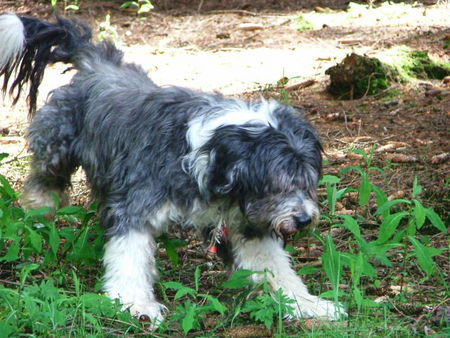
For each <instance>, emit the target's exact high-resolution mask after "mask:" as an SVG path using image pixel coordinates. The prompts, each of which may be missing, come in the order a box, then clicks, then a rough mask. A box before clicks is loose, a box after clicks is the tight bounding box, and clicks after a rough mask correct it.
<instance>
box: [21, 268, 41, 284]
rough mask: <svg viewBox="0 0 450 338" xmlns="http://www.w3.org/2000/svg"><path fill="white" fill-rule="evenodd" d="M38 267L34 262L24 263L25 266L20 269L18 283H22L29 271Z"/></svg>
mask: <svg viewBox="0 0 450 338" xmlns="http://www.w3.org/2000/svg"><path fill="white" fill-rule="evenodd" d="M39 267H40V265H39V264H35V263H32V264H28V265H25V267H23V268H22V270H21V271H20V284H21V285H24V284H25V281H26V280H27V278H28V275H29V274H30V272H31V271H33V270H36V269H39Z"/></svg>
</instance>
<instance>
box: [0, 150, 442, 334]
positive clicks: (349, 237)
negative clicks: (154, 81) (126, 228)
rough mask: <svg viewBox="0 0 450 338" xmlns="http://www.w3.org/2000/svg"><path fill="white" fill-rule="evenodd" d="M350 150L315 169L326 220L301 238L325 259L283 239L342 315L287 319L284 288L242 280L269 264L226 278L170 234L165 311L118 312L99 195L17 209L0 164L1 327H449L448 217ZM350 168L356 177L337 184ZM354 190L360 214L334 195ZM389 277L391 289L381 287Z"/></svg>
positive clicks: (415, 189)
mask: <svg viewBox="0 0 450 338" xmlns="http://www.w3.org/2000/svg"><path fill="white" fill-rule="evenodd" d="M354 151H355V152H356V153H358V154H360V155H361V156H362V157H363V158H364V164H363V165H361V166H351V167H347V168H345V169H343V170H342V171H341V172H340V173H339V174H338V175H336V176H334V175H327V176H324V178H323V179H322V181H321V187H323V188H324V189H325V192H326V196H324V199H323V200H322V211H323V215H322V222H321V226H320V227H319V229H316V230H314V231H312V232H311V236H312V239H311V240H308V241H312V243H313V244H312V245H311V248H323V254H322V255H321V257H320V259H316V260H315V262H318V263H320V264H312V263H304V264H301V265H299V260H301V259H302V258H303V257H304V254H301V253H300V250H299V249H300V248H302V247H305V246H306V242H305V241H307V240H306V239H305V238H303V237H301V234H299V235H298V236H296V237H297V238H296V239H295V240H294V242H293V243H292V244H289V245H288V246H287V248H286V249H287V250H288V251H289V252H290V253H291V254H292V256H293V259H294V266H295V268H296V269H297V270H298V272H299V274H301V275H303V276H304V277H305V279H306V281H307V282H309V283H308V284H309V288H310V290H311V291H312V292H313V293H314V294H320V295H321V296H322V297H325V298H329V299H332V300H336V301H339V302H341V303H343V304H344V305H345V307H346V308H347V309H348V312H349V317H348V318H347V319H346V320H344V321H341V322H337V323H327V322H322V323H320V322H319V323H316V325H311V322H308V321H304V320H299V321H289V320H285V319H284V318H285V317H286V315H289V314H290V313H291V312H292V309H291V307H290V304H291V300H289V299H287V298H286V297H285V296H284V295H283V294H282V293H281V292H280V291H276V290H275V292H274V291H272V290H270V289H269V287H268V285H267V284H266V283H265V282H262V283H261V284H260V285H256V286H252V285H251V283H250V282H249V280H248V277H249V276H250V275H251V274H254V273H259V274H264V273H269V272H264V271H259V272H253V271H247V270H241V271H237V272H235V273H234V274H233V275H232V276H231V277H230V278H228V277H227V274H226V273H225V272H218V271H220V270H223V267H222V266H221V265H220V264H219V263H217V262H215V261H213V262H210V261H207V260H206V259H203V260H199V259H198V258H197V259H196V260H197V263H196V264H195V265H194V264H193V263H192V262H191V261H190V260H187V259H186V260H185V259H182V258H181V257H180V256H179V255H178V250H180V249H181V250H182V249H183V248H184V246H185V244H186V243H185V242H183V241H182V240H180V239H178V238H170V237H167V236H166V237H162V238H161V239H160V244H161V246H162V247H163V248H164V249H165V250H164V252H165V253H166V255H167V256H168V257H169V258H170V259H169V260H167V259H166V260H162V259H158V266H159V270H160V273H161V275H162V278H161V280H162V281H161V282H160V283H158V284H157V285H156V290H157V293H158V295H159V297H160V298H161V300H162V302H163V303H164V304H166V305H167V306H168V307H169V313H168V314H167V315H166V320H165V322H164V323H163V324H162V325H161V327H160V328H159V329H158V330H157V331H156V332H153V333H152V331H151V329H150V326H149V323H145V322H144V323H143V322H139V321H138V320H137V319H136V318H133V317H131V316H130V314H129V313H127V312H121V311H120V306H119V304H114V303H113V302H111V301H110V300H109V299H108V298H107V297H106V296H104V295H103V294H102V292H101V288H102V282H101V279H100V278H101V270H102V268H101V265H100V258H101V256H102V251H103V244H104V240H103V229H102V227H101V226H100V225H99V224H98V220H97V218H96V208H97V205H96V204H95V203H94V204H92V205H91V206H90V207H88V208H83V207H80V206H70V207H66V208H62V209H59V210H58V211H57V212H56V216H55V220H48V219H47V218H46V217H45V214H46V213H47V212H48V210H47V209H45V208H43V209H40V210H32V211H29V212H25V211H24V210H23V209H21V208H20V207H19V206H18V205H17V198H18V193H17V192H16V191H14V189H12V187H11V185H10V184H9V182H8V181H7V180H6V179H5V178H4V177H2V176H0V273H1V277H0V279H1V281H2V283H1V285H0V337H8V336H11V337H15V336H19V335H28V336H54V335H56V336H110V335H133V334H135V335H151V334H154V335H156V336H163V337H172V336H183V335H188V336H190V335H193V334H195V335H201V336H220V335H224V334H225V333H226V332H227V330H229V328H231V327H241V326H245V325H262V326H264V327H265V328H266V330H268V332H271V333H272V334H274V335H276V336H280V337H281V336H289V335H294V336H298V335H301V336H308V337H325V336H326V337H348V336H354V335H368V336H375V337H402V336H408V335H410V334H411V333H412V332H413V331H412V330H413V329H415V330H417V332H418V333H423V329H424V327H425V326H427V328H429V329H432V330H433V331H435V332H436V334H437V335H445V333H446V332H448V331H445V330H447V327H448V324H449V323H448V317H446V316H445V315H443V314H441V315H439V313H441V312H442V311H441V312H439V311H437V310H438V309H440V308H442V304H443V301H444V300H445V299H446V297H447V298H448V296H449V285H448V271H445V270H443V269H442V264H443V262H444V264H445V262H446V260H445V257H448V243H447V242H446V240H445V235H446V234H447V228H446V226H445V225H444V222H443V221H442V219H441V218H440V217H439V215H437V214H436V213H435V212H434V211H433V209H431V208H429V207H427V206H425V205H424V202H423V201H422V199H421V196H422V195H423V188H422V187H421V185H420V184H419V182H418V181H417V180H415V181H414V182H413V184H412V187H411V192H410V198H405V199H397V200H388V198H387V195H386V193H385V192H384V191H383V190H382V189H381V188H380V186H378V185H375V184H374V183H373V179H372V178H373V177H374V176H375V175H377V176H381V177H385V172H384V170H383V169H381V168H379V167H377V166H375V165H374V157H375V153H374V151H371V152H368V153H366V152H364V151H362V150H358V149H355V150H354ZM348 175H351V176H353V177H356V176H357V177H359V179H358V180H357V181H356V182H355V183H354V184H353V185H351V186H349V185H347V184H343V182H344V180H345V177H346V176H348ZM353 181H354V180H353ZM351 196H355V199H354V200H353V202H352V203H353V204H352V209H353V210H354V211H355V214H354V215H351V216H350V215H339V212H338V211H339V210H338V208H337V203H338V202H339V203H341V202H342V203H343V202H344V200H345V199H349V198H350V197H351ZM368 225H370V227H371V228H370V229H368V228H367V226H368ZM336 231H338V233H339V234H340V235H339V236H336V235H334V234H335V233H336ZM343 235H344V236H343ZM446 243H447V244H446ZM183 252H185V254H184V255H188V254H187V252H188V251H183ZM211 272H218V273H211ZM391 287H392V288H394V287H395V288H397V289H396V290H397V291H395V292H391V293H389V292H387V291H383V290H390V289H389V288H391ZM374 290H375V291H374ZM256 291H258V292H256ZM377 292H381V293H382V294H383V293H384V294H388V297H387V300H385V301H383V302H375V300H376V299H377V298H378V297H379V295H377ZM426 306H429V308H426ZM430 308H431V309H433V308H434V309H435V311H431V310H429V309H430ZM427 309H428V310H427ZM308 323H309V324H308Z"/></svg>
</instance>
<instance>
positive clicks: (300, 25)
mask: <svg viewBox="0 0 450 338" xmlns="http://www.w3.org/2000/svg"><path fill="white" fill-rule="evenodd" d="M295 21H296V23H297V30H298V31H300V32H302V31H307V30H312V29H315V26H314V24H313V23H312V22H311V21H309V20H308V19H306V18H305V17H304V16H303V15H300V16H298V17H297V18H296V19H295Z"/></svg>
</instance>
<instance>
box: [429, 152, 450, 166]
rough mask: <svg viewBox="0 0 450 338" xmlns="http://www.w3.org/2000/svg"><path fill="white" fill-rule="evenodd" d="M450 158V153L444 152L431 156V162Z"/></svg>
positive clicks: (434, 162) (445, 160)
mask: <svg viewBox="0 0 450 338" xmlns="http://www.w3.org/2000/svg"><path fill="white" fill-rule="evenodd" d="M448 159H450V153H442V154H439V155H434V156H433V157H432V158H431V163H433V164H439V163H444V162H447V161H448Z"/></svg>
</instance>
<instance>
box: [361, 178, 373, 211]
mask: <svg viewBox="0 0 450 338" xmlns="http://www.w3.org/2000/svg"><path fill="white" fill-rule="evenodd" d="M371 191H372V184H371V183H370V179H369V175H368V174H367V173H365V172H363V173H362V174H361V184H360V185H359V191H358V192H359V195H358V200H359V205H360V206H361V207H362V206H364V205H366V204H367V202H369V199H370V193H371Z"/></svg>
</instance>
